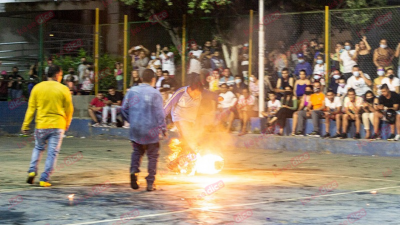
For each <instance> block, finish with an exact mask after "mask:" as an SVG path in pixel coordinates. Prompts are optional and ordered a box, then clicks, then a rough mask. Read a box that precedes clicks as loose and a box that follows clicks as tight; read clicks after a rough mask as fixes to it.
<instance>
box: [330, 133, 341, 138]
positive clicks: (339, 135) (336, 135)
mask: <svg viewBox="0 0 400 225" xmlns="http://www.w3.org/2000/svg"><path fill="white" fill-rule="evenodd" d="M341 137H342V135H341V134H338V133H336V134H335V136H333V137H331V138H341Z"/></svg>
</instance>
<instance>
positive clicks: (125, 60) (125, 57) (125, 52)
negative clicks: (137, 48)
mask: <svg viewBox="0 0 400 225" xmlns="http://www.w3.org/2000/svg"><path fill="white" fill-rule="evenodd" d="M127 53H128V15H124V90H123V93H125V94H126V86H127V85H126V84H127V83H126V82H127V77H128V76H127V71H128V70H127V68H128V65H127V61H128V60H127V59H128V58H127V57H128V54H127Z"/></svg>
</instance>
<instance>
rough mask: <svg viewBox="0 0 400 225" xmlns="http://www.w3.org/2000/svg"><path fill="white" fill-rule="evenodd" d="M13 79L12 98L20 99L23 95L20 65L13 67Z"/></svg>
mask: <svg viewBox="0 0 400 225" xmlns="http://www.w3.org/2000/svg"><path fill="white" fill-rule="evenodd" d="M10 78H11V79H12V80H13V81H11V99H17V98H18V99H19V98H21V97H22V81H23V80H24V78H22V77H21V76H20V75H19V74H18V67H16V66H14V67H13V74H12V75H11V77H10Z"/></svg>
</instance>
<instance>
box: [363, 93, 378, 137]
mask: <svg viewBox="0 0 400 225" xmlns="http://www.w3.org/2000/svg"><path fill="white" fill-rule="evenodd" d="M376 105H378V98H376V97H375V96H374V93H373V92H372V91H367V93H365V98H364V104H363V111H364V112H363V114H362V122H363V124H364V129H365V139H369V138H370V137H371V131H370V124H369V122H370V121H371V123H372V124H373V123H374V113H375V111H376V109H375V107H376Z"/></svg>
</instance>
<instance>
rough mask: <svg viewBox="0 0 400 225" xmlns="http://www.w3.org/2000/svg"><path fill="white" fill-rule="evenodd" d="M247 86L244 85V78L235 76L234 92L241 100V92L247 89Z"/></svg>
mask: <svg viewBox="0 0 400 225" xmlns="http://www.w3.org/2000/svg"><path fill="white" fill-rule="evenodd" d="M247 88H248V87H247V85H246V84H244V82H243V80H242V76H240V75H236V76H235V84H234V85H233V89H232V92H233V93H234V94H235V95H236V97H238V98H239V96H240V94H241V90H243V89H247Z"/></svg>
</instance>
